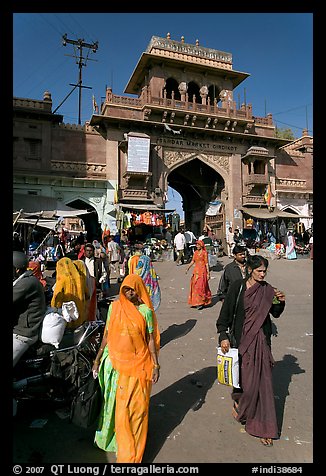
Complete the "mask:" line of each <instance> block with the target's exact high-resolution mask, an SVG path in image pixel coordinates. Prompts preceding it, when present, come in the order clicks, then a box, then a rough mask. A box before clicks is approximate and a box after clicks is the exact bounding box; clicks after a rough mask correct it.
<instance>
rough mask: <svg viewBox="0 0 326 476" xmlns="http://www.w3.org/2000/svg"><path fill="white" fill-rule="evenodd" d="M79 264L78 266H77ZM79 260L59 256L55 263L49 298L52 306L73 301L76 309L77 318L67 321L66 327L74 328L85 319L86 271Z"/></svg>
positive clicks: (60, 305)
mask: <svg viewBox="0 0 326 476" xmlns="http://www.w3.org/2000/svg"><path fill="white" fill-rule="evenodd" d="M79 265H80V267H79ZM82 266H84V263H82V262H80V261H79V260H76V261H72V260H71V259H70V258H67V257H64V258H61V259H60V260H59V261H58V262H57V265H56V282H55V286H54V291H53V296H52V300H51V306H52V307H62V304H63V303H64V302H68V301H74V302H75V304H76V307H77V309H78V314H79V317H78V319H77V320H75V321H72V322H68V324H67V328H70V329H75V328H76V327H78V326H80V325H81V324H82V323H83V322H85V321H86V319H87V316H86V302H87V299H88V290H87V285H86V273H85V272H84V270H83V268H82Z"/></svg>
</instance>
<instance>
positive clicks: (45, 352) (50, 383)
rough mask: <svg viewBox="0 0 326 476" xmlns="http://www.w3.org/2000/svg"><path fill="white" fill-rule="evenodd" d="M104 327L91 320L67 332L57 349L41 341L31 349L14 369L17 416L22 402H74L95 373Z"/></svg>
mask: <svg viewBox="0 0 326 476" xmlns="http://www.w3.org/2000/svg"><path fill="white" fill-rule="evenodd" d="M104 327H105V322H104V321H103V320H96V321H88V322H85V323H84V324H82V325H81V326H79V327H78V328H77V329H75V330H68V329H67V330H66V331H65V333H64V335H63V338H62V340H61V342H60V344H59V347H58V348H55V347H54V346H53V345H51V344H43V343H42V342H37V343H36V344H35V345H33V346H31V347H30V349H28V351H27V352H26V353H25V354H24V355H23V356H22V357H21V359H20V360H19V362H18V363H17V365H16V366H15V367H14V379H13V397H14V415H15V414H16V411H17V408H18V411H19V402H23V401H46V402H52V403H55V404H56V405H58V406H61V405H62V406H65V405H67V404H69V403H71V401H72V399H73V398H74V396H75V395H76V393H77V392H78V389H79V388H80V387H81V386H82V385H83V383H85V382H86V380H87V378H88V377H89V376H90V375H91V373H92V366H93V361H94V359H95V357H96V354H97V352H98V348H99V346H100V344H101V341H102V336H103V331H104Z"/></svg>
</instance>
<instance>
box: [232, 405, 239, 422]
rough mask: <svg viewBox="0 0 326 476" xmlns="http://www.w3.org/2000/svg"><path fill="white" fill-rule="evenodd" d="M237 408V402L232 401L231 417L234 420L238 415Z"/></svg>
mask: <svg viewBox="0 0 326 476" xmlns="http://www.w3.org/2000/svg"><path fill="white" fill-rule="evenodd" d="M238 407H239V402H236V401H234V403H233V408H232V416H233V418H234V419H235V420H237V419H238V414H239V410H238Z"/></svg>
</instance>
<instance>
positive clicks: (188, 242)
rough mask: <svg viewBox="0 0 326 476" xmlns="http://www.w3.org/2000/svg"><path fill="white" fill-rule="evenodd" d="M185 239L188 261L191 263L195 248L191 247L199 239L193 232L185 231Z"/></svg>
mask: <svg viewBox="0 0 326 476" xmlns="http://www.w3.org/2000/svg"><path fill="white" fill-rule="evenodd" d="M185 239H186V250H187V261H188V262H190V261H191V257H192V255H193V251H194V247H195V246H193V247H192V248H191V247H190V245H195V243H196V240H197V238H196V237H195V235H194V234H193V232H192V231H191V230H186V231H185Z"/></svg>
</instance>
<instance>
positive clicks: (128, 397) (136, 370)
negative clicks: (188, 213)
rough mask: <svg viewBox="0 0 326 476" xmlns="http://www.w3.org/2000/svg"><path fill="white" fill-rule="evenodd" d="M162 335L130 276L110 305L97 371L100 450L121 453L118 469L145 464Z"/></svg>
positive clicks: (141, 290) (144, 294)
mask: <svg viewBox="0 0 326 476" xmlns="http://www.w3.org/2000/svg"><path fill="white" fill-rule="evenodd" d="M159 346H160V333H159V329H158V325H157V320H156V315H155V312H154V310H153V305H152V303H151V299H150V297H149V294H148V292H147V289H146V286H145V284H144V282H143V280H142V279H141V277H140V276H138V275H136V274H130V275H128V276H127V277H126V278H125V279H124V280H123V282H122V284H121V287H120V293H119V299H118V300H116V301H114V302H113V303H112V304H110V307H109V311H108V318H107V321H106V327H105V331H104V335H103V339H102V343H101V346H100V349H99V351H98V354H97V356H96V359H95V361H94V365H93V375H94V377H96V376H97V375H98V378H99V383H100V386H101V388H102V393H103V405H102V410H101V414H100V418H99V421H98V426H97V430H96V433H95V443H96V445H97V446H98V447H99V448H101V449H102V450H104V451H114V452H116V455H117V459H116V462H117V463H141V461H142V457H143V454H144V451H145V446H146V440H147V431H148V411H149V399H150V393H151V389H152V384H153V383H156V382H157V381H158V379H159V370H160V366H159V364H158V351H159Z"/></svg>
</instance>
